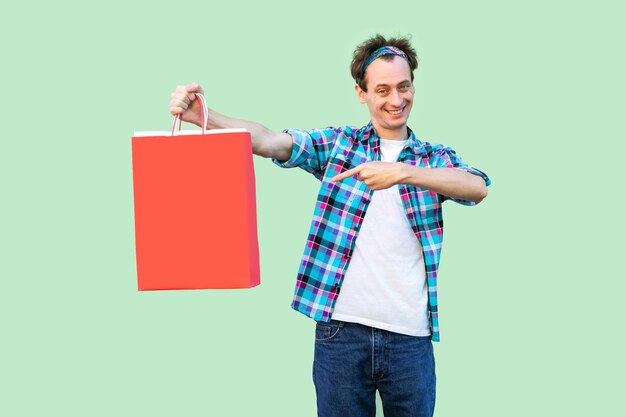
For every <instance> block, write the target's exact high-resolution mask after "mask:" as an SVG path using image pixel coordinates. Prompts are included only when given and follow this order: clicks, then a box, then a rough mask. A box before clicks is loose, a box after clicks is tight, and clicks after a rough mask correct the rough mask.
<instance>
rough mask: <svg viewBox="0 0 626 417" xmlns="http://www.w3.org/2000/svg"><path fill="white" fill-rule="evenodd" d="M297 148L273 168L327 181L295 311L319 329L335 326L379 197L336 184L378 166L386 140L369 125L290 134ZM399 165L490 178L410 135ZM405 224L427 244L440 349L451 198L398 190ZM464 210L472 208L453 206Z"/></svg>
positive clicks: (358, 186) (350, 183) (361, 187)
mask: <svg viewBox="0 0 626 417" xmlns="http://www.w3.org/2000/svg"><path fill="white" fill-rule="evenodd" d="M285 132H286V133H289V134H290V135H291V137H292V140H293V151H292V154H291V157H290V158H289V160H288V161H285V162H280V161H277V160H273V161H274V163H275V164H277V165H278V166H281V167H284V168H293V167H300V168H302V169H304V170H305V171H307V172H310V173H311V174H313V175H314V176H315V177H316V178H317V179H319V180H321V182H322V185H321V188H320V191H319V195H318V197H317V202H316V204H315V212H314V214H313V222H312V224H311V229H310V231H309V236H308V239H307V243H306V247H305V249H304V256H303V258H302V262H301V264H300V269H299V271H298V279H297V283H296V290H295V295H294V298H293V302H292V307H293V308H294V309H295V310H297V311H300V312H301V313H303V314H306V315H307V316H309V317H311V318H312V319H314V320H316V321H330V319H331V315H332V311H333V307H334V305H335V302H336V301H337V296H338V295H339V290H340V289H341V283H342V282H343V278H344V275H345V272H346V270H347V268H348V264H349V262H350V257H351V256H352V251H353V249H354V242H355V240H356V237H357V235H358V233H359V229H360V228H361V224H362V223H363V218H364V217H365V211H366V210H367V206H368V205H369V202H370V199H371V197H372V193H373V191H372V190H371V189H370V188H368V187H367V186H366V185H365V183H363V182H361V181H358V180H357V179H356V176H352V177H350V178H346V179H344V180H342V181H340V182H337V183H333V182H331V181H330V179H331V178H332V177H333V176H335V175H337V174H339V173H341V172H344V171H346V170H348V169H351V168H354V167H356V166H358V165H360V164H362V163H364V162H368V161H379V160H380V138H379V137H378V135H377V134H376V131H375V130H374V128H373V127H372V123H371V122H370V123H369V124H368V125H367V126H364V127H362V128H360V129H357V128H353V127H340V128H332V127H328V128H326V129H313V130H310V131H304V130H298V129H287V130H285ZM398 161H399V162H403V163H406V164H410V165H415V166H420V167H428V168H456V169H461V170H464V171H467V172H470V173H472V174H475V175H479V176H481V177H482V178H484V180H485V182H486V184H487V185H489V184H490V183H491V181H490V180H489V178H488V177H487V175H485V174H484V173H483V172H481V171H479V170H477V169H475V168H471V167H469V166H468V165H466V164H464V163H463V162H462V161H461V159H460V158H459V157H458V156H457V155H456V153H455V152H454V150H452V149H451V148H448V147H444V146H442V145H431V144H429V143H427V142H421V141H419V140H418V139H417V138H416V137H415V136H414V135H413V132H412V131H411V130H410V129H409V138H408V142H407V144H406V145H405V147H404V149H403V150H402V152H401V153H400V156H399V157H398ZM398 188H399V190H400V195H401V199H402V203H403V205H404V210H405V213H406V217H407V219H408V221H409V224H410V225H411V228H412V229H413V232H414V233H415V236H416V237H417V238H418V239H419V241H420V242H421V244H422V251H423V255H424V263H425V266H426V282H427V285H428V310H429V313H430V314H429V315H430V327H431V334H432V336H431V338H432V340H433V341H439V320H438V313H437V311H438V305H437V267H438V266H439V256H440V253H441V242H442V237H443V219H442V214H441V203H443V202H444V201H445V200H447V199H451V198H450V197H447V196H444V195H441V194H438V193H436V192H434V191H430V190H427V189H423V188H419V187H415V186H412V185H406V184H399V187H398ZM452 200H454V201H456V202H458V203H461V204H465V205H474V204H476V203H472V202H470V201H465V200H458V199H452Z"/></svg>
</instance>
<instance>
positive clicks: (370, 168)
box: [331, 161, 404, 190]
mask: <svg viewBox="0 0 626 417" xmlns="http://www.w3.org/2000/svg"><path fill="white" fill-rule="evenodd" d="M402 165H404V164H402V163H401V162H380V161H373V162H366V163H364V164H361V165H359V166H357V167H356V168H352V169H349V170H347V171H345V172H342V173H341V174H339V175H335V176H334V177H333V178H332V180H331V181H333V182H337V181H341V180H343V179H345V178H348V177H351V176H353V175H357V174H358V177H357V178H358V180H359V181H363V182H364V183H365V185H367V186H368V187H369V188H371V189H372V190H383V189H385V188H389V187H392V186H394V185H396V184H398V183H399V182H400V178H402V176H401V172H402Z"/></svg>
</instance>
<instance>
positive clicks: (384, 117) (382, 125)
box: [356, 56, 415, 139]
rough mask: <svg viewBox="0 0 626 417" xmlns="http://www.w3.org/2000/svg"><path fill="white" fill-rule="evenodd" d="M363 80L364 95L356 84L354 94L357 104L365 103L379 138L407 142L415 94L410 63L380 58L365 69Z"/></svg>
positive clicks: (397, 57)
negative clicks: (407, 125) (364, 86)
mask: <svg viewBox="0 0 626 417" xmlns="http://www.w3.org/2000/svg"><path fill="white" fill-rule="evenodd" d="M365 79H366V80H367V92H365V91H363V90H362V89H361V88H360V87H359V86H358V85H357V86H356V92H357V95H358V96H359V101H360V102H361V103H364V104H367V108H368V109H369V112H370V117H371V119H372V124H373V125H374V128H375V129H376V133H378V136H380V137H382V138H384V139H406V138H407V131H406V123H407V120H408V118H409V113H410V112H411V107H412V105H413V94H414V93H415V88H414V87H413V83H412V82H411V69H410V68H409V64H408V63H407V62H406V60H404V59H403V58H401V57H399V56H394V58H393V60H392V61H385V60H383V59H380V58H379V59H377V60H375V61H374V62H372V63H371V64H370V65H369V66H368V67H367V70H366V71H365Z"/></svg>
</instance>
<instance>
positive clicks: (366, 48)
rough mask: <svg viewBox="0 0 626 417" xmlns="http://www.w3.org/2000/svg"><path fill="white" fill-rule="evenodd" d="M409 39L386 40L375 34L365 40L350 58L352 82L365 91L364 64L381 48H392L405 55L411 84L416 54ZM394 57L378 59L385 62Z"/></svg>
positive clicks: (405, 37) (415, 66) (385, 56)
mask: <svg viewBox="0 0 626 417" xmlns="http://www.w3.org/2000/svg"><path fill="white" fill-rule="evenodd" d="M409 39H410V37H409V36H404V37H398V38H389V39H386V38H385V37H384V36H383V35H381V34H376V36H374V37H371V38H369V39H367V40H366V41H365V42H363V43H361V44H360V45H359V46H357V47H356V49H355V50H354V54H353V56H352V63H351V64H350V73H351V74H352V78H354V81H356V83H357V84H358V85H359V87H361V89H362V90H363V91H367V81H366V80H365V74H362V72H363V65H365V62H366V61H367V59H368V58H369V57H370V56H371V55H372V53H374V51H375V50H377V49H378V48H382V47H383V46H394V47H396V48H398V49H400V50H401V51H402V52H404V53H405V54H406V57H407V61H408V63H409V68H410V69H411V82H413V71H415V69H416V68H417V54H416V53H415V49H413V47H412V46H411V42H410V40H409ZM394 56H395V55H383V56H381V57H380V58H381V59H383V60H385V61H391V60H392V59H393V58H394Z"/></svg>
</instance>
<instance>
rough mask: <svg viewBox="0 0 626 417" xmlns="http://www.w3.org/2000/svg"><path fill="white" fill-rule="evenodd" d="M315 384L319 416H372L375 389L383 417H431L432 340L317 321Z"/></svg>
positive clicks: (373, 412) (353, 325)
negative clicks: (378, 394)
mask: <svg viewBox="0 0 626 417" xmlns="http://www.w3.org/2000/svg"><path fill="white" fill-rule="evenodd" d="M313 381H314V383H315V390H316V392H317V415H318V416H319V417H373V416H375V415H376V390H378V392H379V393H380V398H381V400H382V405H383V411H384V414H385V416H386V417H432V415H433V412H434V409H435V357H434V355H433V345H432V342H431V340H430V336H424V337H415V336H407V335H403V334H399V333H393V332H389V331H386V330H381V329H376V328H372V327H368V326H363V325H361V324H356V323H346V322H341V321H335V320H333V321H331V322H329V323H324V322H318V323H317V325H316V328H315V359H314V361H313Z"/></svg>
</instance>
